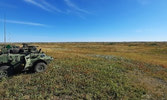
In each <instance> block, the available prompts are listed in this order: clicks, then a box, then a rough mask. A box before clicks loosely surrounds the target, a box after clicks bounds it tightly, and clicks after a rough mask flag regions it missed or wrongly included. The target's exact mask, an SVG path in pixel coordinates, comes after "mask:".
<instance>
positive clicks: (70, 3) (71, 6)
mask: <svg viewBox="0 0 167 100" xmlns="http://www.w3.org/2000/svg"><path fill="white" fill-rule="evenodd" d="M64 1H65V3H66V4H67V6H69V7H70V8H72V9H74V10H76V11H78V12H82V13H89V12H88V11H86V10H84V9H81V8H79V7H78V6H77V5H75V4H74V3H73V2H71V1H70V0H64Z"/></svg>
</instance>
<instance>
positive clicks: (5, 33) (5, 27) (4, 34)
mask: <svg viewBox="0 0 167 100" xmlns="http://www.w3.org/2000/svg"><path fill="white" fill-rule="evenodd" d="M4 43H6V14H4Z"/></svg>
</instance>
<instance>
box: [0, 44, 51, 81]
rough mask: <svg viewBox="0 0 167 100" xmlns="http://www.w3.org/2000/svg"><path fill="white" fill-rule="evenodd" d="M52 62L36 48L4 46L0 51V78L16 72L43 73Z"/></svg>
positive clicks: (26, 45) (24, 45)
mask: <svg viewBox="0 0 167 100" xmlns="http://www.w3.org/2000/svg"><path fill="white" fill-rule="evenodd" d="M52 60H53V58H52V57H50V56H47V55H46V54H45V53H43V52H41V49H39V50H38V49H37V47H36V46H29V45H28V44H23V46H22V47H19V46H11V45H4V46H3V47H1V51H0V78H2V77H6V76H11V75H12V74H13V73H14V72H16V71H17V72H18V71H28V70H31V71H34V72H43V71H44V70H46V68H47V64H49V63H50V62H51V61H52Z"/></svg>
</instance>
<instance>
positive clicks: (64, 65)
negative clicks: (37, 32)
mask: <svg viewBox="0 0 167 100" xmlns="http://www.w3.org/2000/svg"><path fill="white" fill-rule="evenodd" d="M19 45H20V44H19ZM31 45H36V46H39V48H42V50H43V51H44V52H45V53H46V54H47V55H50V56H52V57H54V61H53V62H52V63H51V64H50V65H49V66H48V69H47V70H46V71H45V72H43V73H33V74H27V73H22V74H18V75H15V76H13V77H9V78H5V79H3V80H1V82H0V98H1V99H5V100H8V99H18V100H19V99H20V100H22V99H28V100H32V99H35V100H36V99H39V100H42V99H47V100H64V99H68V100H71V99H85V100H91V99H92V100H94V99H104V100H105V99H113V100H128V99H131V100H141V99H144V100H165V99H167V43H34V44H31Z"/></svg>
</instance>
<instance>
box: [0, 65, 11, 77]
mask: <svg viewBox="0 0 167 100" xmlns="http://www.w3.org/2000/svg"><path fill="white" fill-rule="evenodd" d="M12 74H13V70H12V69H11V67H10V66H0V79H1V78H3V77H9V76H11V75H12Z"/></svg>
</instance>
